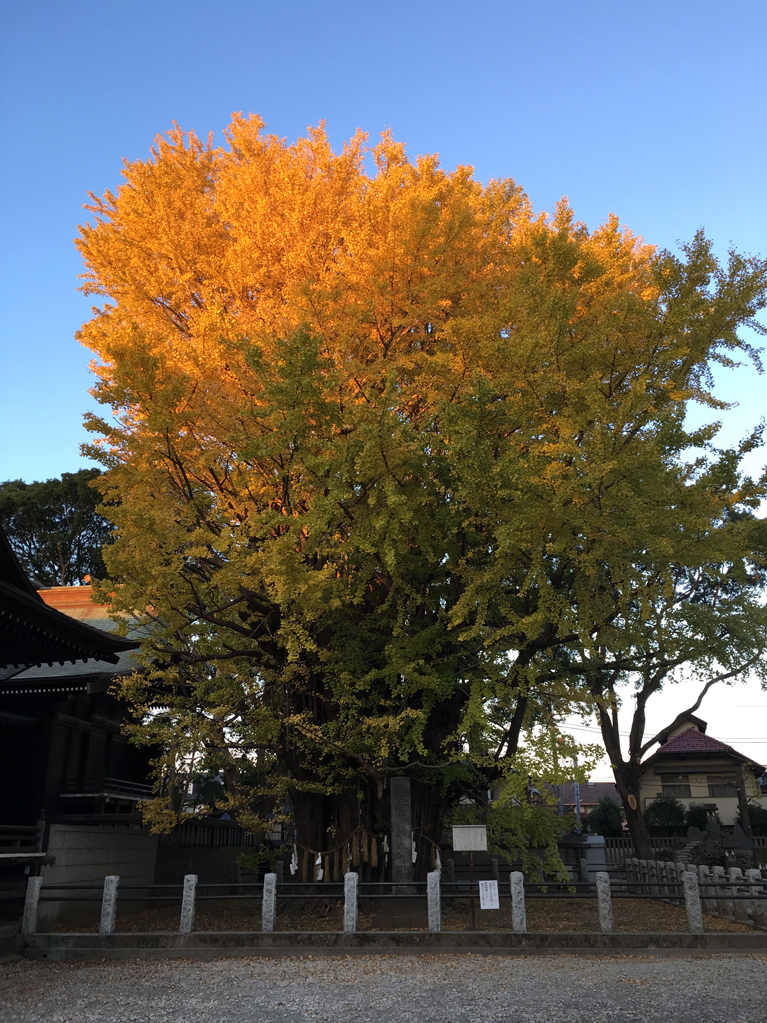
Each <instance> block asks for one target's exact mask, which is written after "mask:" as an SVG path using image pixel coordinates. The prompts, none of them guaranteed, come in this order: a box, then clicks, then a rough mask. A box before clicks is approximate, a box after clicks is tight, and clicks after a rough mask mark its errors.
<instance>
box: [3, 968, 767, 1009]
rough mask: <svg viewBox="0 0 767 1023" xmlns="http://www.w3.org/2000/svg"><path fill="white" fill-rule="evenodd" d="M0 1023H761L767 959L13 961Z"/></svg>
mask: <svg viewBox="0 0 767 1023" xmlns="http://www.w3.org/2000/svg"><path fill="white" fill-rule="evenodd" d="M0 1020H2V1023H86V1021H87V1023H118V1021H120V1023H123V1021H126V1023H127V1021H130V1023H246V1021H247V1023H304V1021H306V1023H310V1021H311V1023H367V1021H371V1023H372V1021H375V1023H379V1021H381V1023H484V1021H486V1020H488V1021H489V1020H497V1021H498V1023H603V1021H605V1023H606V1021H619V1023H765V1021H767V956H764V955H761V954H759V955H747V954H739V955H730V954H727V955H716V956H711V955H686V956H674V957H668V958H666V957H660V956H578V957H575V956H558V957H554V956H550V957H543V956H525V957H513V958H512V957H506V956H487V957H485V956H478V955H461V956H454V955H439V956H435V955H411V956H358V957H348V958H340V957H333V958H329V957H321V958H320V957H317V958H310V957H303V958H287V959H285V958H281V959H214V960H197V961H194V960H188V959H187V960H164V961H157V960H132V961H111V962H107V961H102V962H98V963H40V962H30V961H26V960H24V961H20V962H13V963H10V964H5V965H2V966H0Z"/></svg>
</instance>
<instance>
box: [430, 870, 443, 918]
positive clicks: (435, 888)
mask: <svg viewBox="0 0 767 1023" xmlns="http://www.w3.org/2000/svg"><path fill="white" fill-rule="evenodd" d="M426 902H427V909H428V916H429V930H430V931H441V930H442V905H441V903H440V887H439V871H438V870H433V871H432V872H431V873H430V874H427V875H426Z"/></svg>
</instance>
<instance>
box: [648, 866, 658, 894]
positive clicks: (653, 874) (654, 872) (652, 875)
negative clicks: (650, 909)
mask: <svg viewBox="0 0 767 1023" xmlns="http://www.w3.org/2000/svg"><path fill="white" fill-rule="evenodd" d="M647 872H648V878H649V881H650V894H651V895H657V894H658V884H657V881H658V861H657V860H650V861H649V862H648V864H647Z"/></svg>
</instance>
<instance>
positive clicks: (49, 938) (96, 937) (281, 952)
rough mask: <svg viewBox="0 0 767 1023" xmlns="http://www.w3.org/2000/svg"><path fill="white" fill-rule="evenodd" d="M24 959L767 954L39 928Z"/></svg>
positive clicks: (750, 946)
mask: <svg viewBox="0 0 767 1023" xmlns="http://www.w3.org/2000/svg"><path fill="white" fill-rule="evenodd" d="M17 951H18V953H19V954H20V955H23V956H24V957H25V958H27V959H38V960H41V959H42V960H57V961H58V960H72V961H85V960H93V959H156V958H162V959H166V958H183V959H197V958H214V959H215V958H229V957H241V956H297V955H307V954H311V955H380V954H386V955H403V954H404V955H407V954H416V955H417V954H423V953H427V954H434V953H448V954H456V953H474V954H479V955H525V954H526V955H530V954H533V955H539V954H544V955H547V954H576V955H577V954H587V955H588V954H592V955H593V954H604V953H605V952H607V953H610V952H615V953H620V952H624V953H625V952H649V953H653V954H675V953H680V952H708V953H710V952H730V953H732V952H764V953H767V934H761V933H759V934H743V933H739V932H728V931H717V932H714V933H709V934H688V933H675V934H654V933H617V934H616V933H613V934H601V933H587V932H581V933H567V932H562V931H548V932H537V933H528V934H515V933H514V932H510V931H441V932H439V933H434V932H428V931H358V932H357V933H355V934H343V933H341V932H335V931H284V932H281V931H273V932H271V933H264V932H263V931H254V932H251V933H244V932H239V931H196V932H194V933H192V934H178V933H175V932H174V933H163V932H156V931H155V932H147V933H132V934H131V933H128V934H34V935H27V936H23V935H22V936H19V938H18V939H17Z"/></svg>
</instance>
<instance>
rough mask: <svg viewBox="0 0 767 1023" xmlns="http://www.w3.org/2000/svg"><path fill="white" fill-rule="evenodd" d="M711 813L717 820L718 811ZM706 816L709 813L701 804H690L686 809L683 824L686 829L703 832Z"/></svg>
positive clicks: (706, 820)
mask: <svg viewBox="0 0 767 1023" xmlns="http://www.w3.org/2000/svg"><path fill="white" fill-rule="evenodd" d="M712 813H713V816H714V817H715V818H716V820H719V811H718V810H716V811H712ZM708 815H709V811H708V810H707V809H706V808H705V806H704V805H703V803H690V805H689V806H688V807H687V813H686V814H685V818H684V823H685V825H686V826H687V827H688V828H699V829H700V830H701V831H705V830H706V824H707V823H708ZM720 823H721V822H720Z"/></svg>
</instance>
